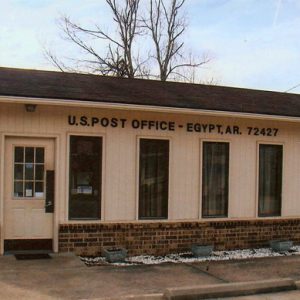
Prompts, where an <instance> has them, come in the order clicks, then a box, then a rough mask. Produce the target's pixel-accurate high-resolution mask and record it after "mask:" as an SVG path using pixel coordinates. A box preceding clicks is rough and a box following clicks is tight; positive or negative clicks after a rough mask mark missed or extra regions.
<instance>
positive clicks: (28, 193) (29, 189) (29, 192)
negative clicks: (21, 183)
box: [24, 181, 33, 197]
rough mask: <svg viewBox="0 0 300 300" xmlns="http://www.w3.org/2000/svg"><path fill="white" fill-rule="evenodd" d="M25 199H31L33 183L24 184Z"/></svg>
mask: <svg viewBox="0 0 300 300" xmlns="http://www.w3.org/2000/svg"><path fill="white" fill-rule="evenodd" d="M24 196H25V197H33V181H27V182H25V195H24Z"/></svg>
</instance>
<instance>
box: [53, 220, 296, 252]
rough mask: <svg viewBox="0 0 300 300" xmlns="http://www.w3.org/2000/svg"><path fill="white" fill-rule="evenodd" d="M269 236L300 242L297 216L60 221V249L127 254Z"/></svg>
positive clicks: (252, 241)
mask: <svg viewBox="0 0 300 300" xmlns="http://www.w3.org/2000/svg"><path fill="white" fill-rule="evenodd" d="M272 239H290V240H293V241H294V242H295V243H300V219H274V220H252V221H251V220H249V221H248V220H247V221H238V220H236V221H234V220H228V221H198V222H159V223H157V222H146V223H101V224H61V225H60V227H59V251H60V252H75V253H78V254H99V253H101V250H102V248H103V247H114V246H115V247H121V246H122V247H125V248H126V249H128V251H129V255H139V254H153V255H162V254H167V253H172V252H181V251H186V250H189V249H190V246H191V244H193V243H201V244H213V245H214V246H215V249H219V250H224V249H238V248H240V249H242V248H253V247H262V246H267V245H268V241H269V240H272Z"/></svg>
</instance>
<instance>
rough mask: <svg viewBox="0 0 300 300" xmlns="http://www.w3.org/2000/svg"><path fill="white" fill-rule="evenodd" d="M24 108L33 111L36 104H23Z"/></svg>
mask: <svg viewBox="0 0 300 300" xmlns="http://www.w3.org/2000/svg"><path fill="white" fill-rule="evenodd" d="M25 109H26V111H27V112H35V109H36V104H25Z"/></svg>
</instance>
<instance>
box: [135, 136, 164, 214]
mask: <svg viewBox="0 0 300 300" xmlns="http://www.w3.org/2000/svg"><path fill="white" fill-rule="evenodd" d="M168 192H169V141H168V140H155V139H141V140H140V170H139V218H140V219H143V218H144V219H145V218H151V219H155V218H160V219H162V218H167V217H168V196H169V195H168Z"/></svg>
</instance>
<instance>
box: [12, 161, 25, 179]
mask: <svg viewBox="0 0 300 300" xmlns="http://www.w3.org/2000/svg"><path fill="white" fill-rule="evenodd" d="M23 168H24V165H23V164H15V173H14V174H15V175H14V177H15V179H17V180H23Z"/></svg>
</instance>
